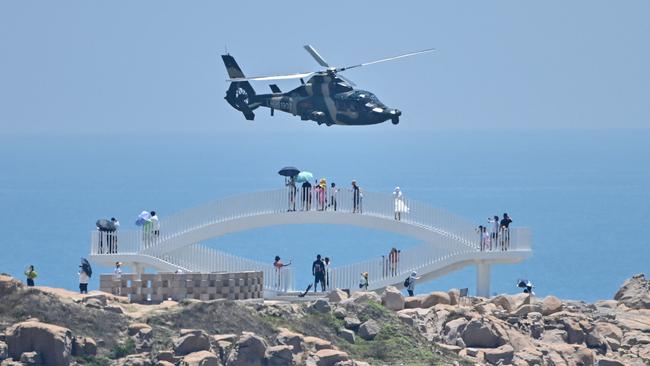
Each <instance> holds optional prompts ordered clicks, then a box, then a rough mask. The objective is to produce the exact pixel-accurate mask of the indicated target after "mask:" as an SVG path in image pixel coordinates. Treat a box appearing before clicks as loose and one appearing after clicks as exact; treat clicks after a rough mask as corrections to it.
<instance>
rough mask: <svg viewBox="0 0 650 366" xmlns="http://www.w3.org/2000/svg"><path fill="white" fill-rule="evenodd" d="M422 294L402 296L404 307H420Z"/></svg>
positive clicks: (422, 298)
mask: <svg viewBox="0 0 650 366" xmlns="http://www.w3.org/2000/svg"><path fill="white" fill-rule="evenodd" d="M422 300H424V296H422V295H418V296H407V297H405V298H404V309H417V308H421V307H422Z"/></svg>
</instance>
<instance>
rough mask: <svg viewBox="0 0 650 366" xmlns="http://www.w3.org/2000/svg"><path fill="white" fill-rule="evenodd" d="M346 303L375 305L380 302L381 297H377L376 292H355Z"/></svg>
mask: <svg viewBox="0 0 650 366" xmlns="http://www.w3.org/2000/svg"><path fill="white" fill-rule="evenodd" d="M346 301H352V302H353V303H354V304H364V303H367V302H369V301H373V302H376V303H380V302H381V297H379V295H377V293H376V292H372V291H357V292H355V293H353V294H352V296H350V298H349V299H348V300H346Z"/></svg>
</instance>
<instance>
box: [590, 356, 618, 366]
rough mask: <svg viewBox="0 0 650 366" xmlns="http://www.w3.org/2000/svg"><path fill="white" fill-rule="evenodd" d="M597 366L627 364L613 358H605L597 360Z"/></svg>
mask: <svg viewBox="0 0 650 366" xmlns="http://www.w3.org/2000/svg"><path fill="white" fill-rule="evenodd" d="M596 366H625V364H624V363H623V362H620V361H617V360H615V359H613V358H605V357H603V358H599V359H598V360H596Z"/></svg>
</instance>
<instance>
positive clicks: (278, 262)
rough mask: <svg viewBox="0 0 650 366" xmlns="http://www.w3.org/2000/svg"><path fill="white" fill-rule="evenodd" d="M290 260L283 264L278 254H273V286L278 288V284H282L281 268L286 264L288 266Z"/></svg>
mask: <svg viewBox="0 0 650 366" xmlns="http://www.w3.org/2000/svg"><path fill="white" fill-rule="evenodd" d="M290 265H291V261H289V263H287V264H284V263H282V260H281V259H280V256H279V255H276V256H275V261H274V262H273V267H275V288H276V289H278V290H280V287H281V286H280V285H281V284H282V268H284V267H286V266H290Z"/></svg>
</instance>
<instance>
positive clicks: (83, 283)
mask: <svg viewBox="0 0 650 366" xmlns="http://www.w3.org/2000/svg"><path fill="white" fill-rule="evenodd" d="M79 268H80V269H79V273H78V275H79V293H80V294H87V293H88V281H89V280H90V276H92V275H93V270H92V268H91V267H90V263H88V260H86V259H85V258H81V265H80V266H79Z"/></svg>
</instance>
